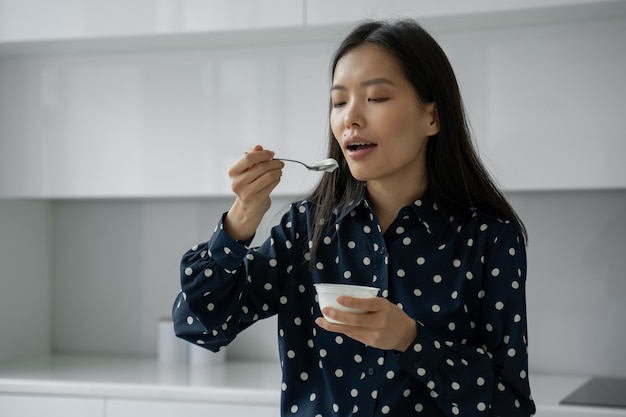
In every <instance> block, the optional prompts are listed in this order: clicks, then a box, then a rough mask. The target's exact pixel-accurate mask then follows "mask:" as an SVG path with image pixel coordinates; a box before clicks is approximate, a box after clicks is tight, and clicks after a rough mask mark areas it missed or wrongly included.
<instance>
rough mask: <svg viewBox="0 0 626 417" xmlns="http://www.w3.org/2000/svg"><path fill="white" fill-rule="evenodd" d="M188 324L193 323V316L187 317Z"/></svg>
mask: <svg viewBox="0 0 626 417" xmlns="http://www.w3.org/2000/svg"><path fill="white" fill-rule="evenodd" d="M187 324H193V317H191V316H188V317H187Z"/></svg>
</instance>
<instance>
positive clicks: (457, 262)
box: [452, 259, 461, 268]
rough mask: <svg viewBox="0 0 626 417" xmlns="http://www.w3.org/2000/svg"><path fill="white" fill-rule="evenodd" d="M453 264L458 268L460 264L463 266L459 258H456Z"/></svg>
mask: <svg viewBox="0 0 626 417" xmlns="http://www.w3.org/2000/svg"><path fill="white" fill-rule="evenodd" d="M452 266H454V267H455V268H458V267H459V266H461V261H460V260H459V259H455V260H454V261H452Z"/></svg>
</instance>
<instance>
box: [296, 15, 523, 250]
mask: <svg viewBox="0 0 626 417" xmlns="http://www.w3.org/2000/svg"><path fill="white" fill-rule="evenodd" d="M364 43H371V44H374V45H377V46H379V47H382V48H384V49H385V50H386V51H388V52H389V53H390V54H392V55H394V56H395V57H396V58H397V60H398V62H399V64H400V66H401V68H402V70H403V72H404V76H405V77H406V79H407V80H408V81H409V82H410V83H411V85H412V86H413V88H414V89H415V93H416V94H417V96H418V98H419V99H420V100H421V101H422V102H424V103H432V102H435V103H436V106H437V114H438V117H439V125H440V130H439V133H438V134H436V135H434V136H432V137H431V138H430V139H429V141H428V145H427V150H426V165H427V167H426V171H427V176H428V186H429V190H430V192H431V194H432V196H433V199H434V201H435V203H436V204H437V206H438V207H439V211H440V212H441V213H442V215H445V216H446V217H447V216H449V215H452V214H453V213H456V212H457V211H458V210H468V209H470V208H475V209H477V210H478V211H479V212H482V213H484V214H488V215H492V216H496V217H499V218H502V219H504V220H509V221H511V222H513V224H514V225H515V226H516V228H517V230H518V232H519V233H520V234H521V235H522V238H523V239H524V242H525V241H526V239H527V234H526V228H525V227H524V224H523V223H522V221H521V219H520V218H519V217H518V215H517V213H515V210H514V209H513V208H512V207H511V205H510V204H509V203H508V201H507V200H506V198H505V197H504V196H503V195H502V193H501V192H500V191H499V190H498V187H497V186H496V185H495V183H494V181H493V180H492V179H491V177H490V176H489V174H488V173H487V171H486V169H485V168H484V167H483V165H482V163H481V162H480V159H479V158H478V155H477V153H476V150H475V149H474V146H473V144H472V141H471V136H470V129H469V126H468V123H467V119H466V116H465V111H464V107H463V101H462V98H461V94H460V91H459V87H458V84H457V81H456V77H455V75H454V71H453V70H452V66H451V65H450V62H449V61H448V58H447V57H446V55H445V53H444V51H443V50H442V49H441V47H440V46H439V44H438V43H437V42H436V41H435V40H434V39H433V38H432V36H430V34H429V33H428V32H427V31H426V30H424V29H423V28H422V27H421V26H420V25H419V24H418V23H417V22H415V21H413V20H409V19H403V20H398V21H394V22H390V21H389V22H388V21H365V22H363V23H360V24H359V25H357V26H356V27H355V28H354V29H353V30H352V31H351V32H350V33H349V34H348V36H347V37H346V38H345V39H344V41H343V42H342V43H341V45H340V46H339V48H338V49H337V51H336V52H335V55H334V56H333V60H332V61H331V67H330V76H331V79H332V77H333V74H334V71H335V67H336V66H337V62H338V61H339V59H340V58H341V57H343V56H344V55H345V54H346V53H348V52H349V51H351V50H352V49H353V48H355V47H357V46H359V45H362V44H364ZM328 150H329V157H331V158H335V159H336V160H337V161H338V162H339V169H338V170H335V171H334V172H332V173H326V174H324V176H323V177H322V179H321V180H320V182H319V184H318V185H317V187H316V188H315V189H314V190H313V191H312V192H311V194H310V195H309V197H308V199H309V200H310V201H312V202H314V203H316V205H317V210H316V212H315V217H314V221H315V223H314V226H313V227H314V228H313V235H312V240H313V247H312V251H313V253H312V256H311V262H313V258H314V256H313V255H314V252H315V249H316V248H317V245H318V243H319V241H320V240H321V238H322V236H323V234H324V232H325V230H326V227H327V226H326V224H325V223H326V222H327V221H328V219H329V218H330V217H331V215H332V212H333V210H335V209H337V210H339V211H341V210H342V208H345V207H346V206H347V205H348V204H349V203H350V202H351V201H353V200H354V199H356V198H358V197H360V196H361V195H362V193H363V192H364V186H365V184H364V182H362V181H358V180H356V179H355V178H354V177H352V175H351V174H350V170H349V168H348V164H347V162H346V159H345V158H344V156H343V153H342V151H341V147H340V146H339V144H338V142H337V140H336V138H335V136H334V135H333V133H332V130H331V129H329V138H328Z"/></svg>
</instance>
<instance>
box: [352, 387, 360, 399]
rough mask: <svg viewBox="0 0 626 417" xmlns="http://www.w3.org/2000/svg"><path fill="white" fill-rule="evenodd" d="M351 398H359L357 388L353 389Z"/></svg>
mask: <svg viewBox="0 0 626 417" xmlns="http://www.w3.org/2000/svg"><path fill="white" fill-rule="evenodd" d="M350 396H351V397H352V398H356V397H358V396H359V391H358V390H357V389H355V388H352V390H351V391H350Z"/></svg>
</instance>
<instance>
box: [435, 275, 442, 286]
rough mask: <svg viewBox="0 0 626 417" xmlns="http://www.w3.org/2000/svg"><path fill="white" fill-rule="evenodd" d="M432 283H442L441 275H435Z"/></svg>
mask: <svg viewBox="0 0 626 417" xmlns="http://www.w3.org/2000/svg"><path fill="white" fill-rule="evenodd" d="M433 281H434V282H435V283H436V284H439V283H440V282H441V281H442V278H441V275H435V276H434V277H433Z"/></svg>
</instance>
